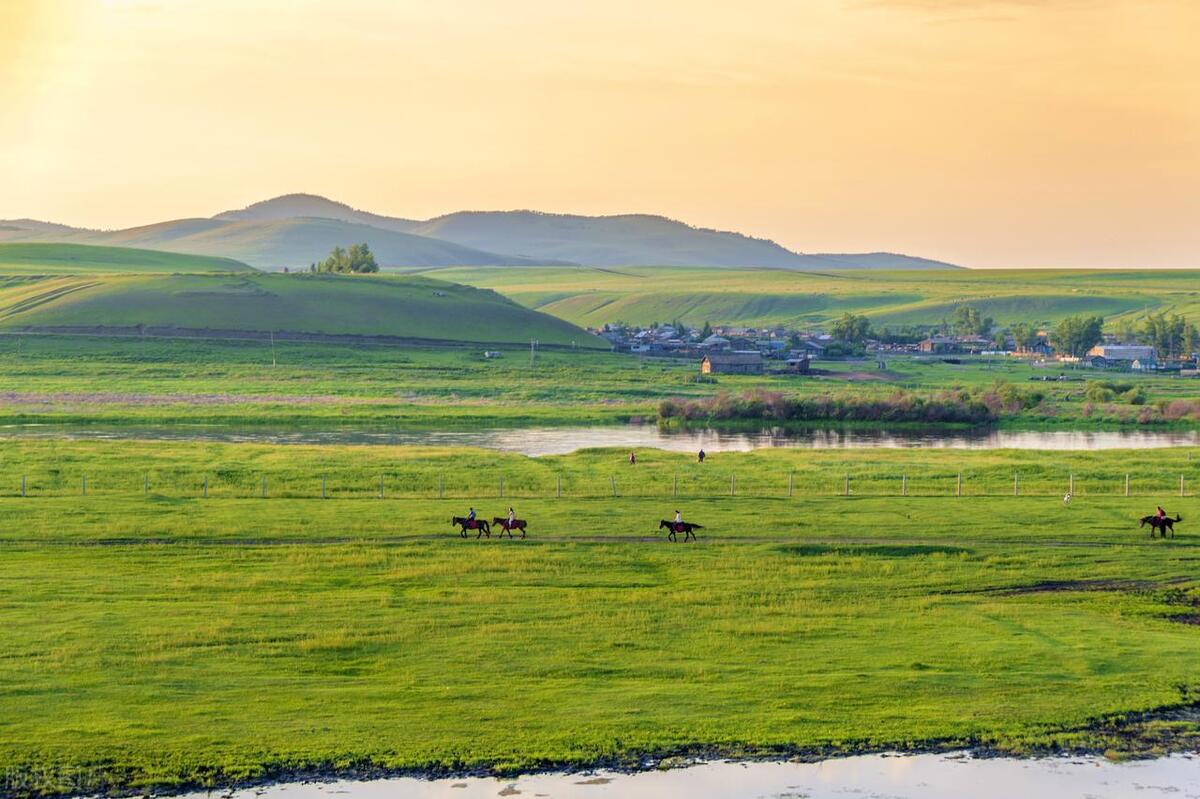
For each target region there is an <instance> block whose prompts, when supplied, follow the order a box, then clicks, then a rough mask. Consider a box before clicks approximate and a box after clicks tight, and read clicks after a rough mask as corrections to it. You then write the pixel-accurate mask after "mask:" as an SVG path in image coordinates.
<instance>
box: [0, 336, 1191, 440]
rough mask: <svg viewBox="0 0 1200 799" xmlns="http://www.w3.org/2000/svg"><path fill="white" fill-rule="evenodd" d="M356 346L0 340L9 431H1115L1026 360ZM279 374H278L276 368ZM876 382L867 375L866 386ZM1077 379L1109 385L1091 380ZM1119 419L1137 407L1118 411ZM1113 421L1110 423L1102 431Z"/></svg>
mask: <svg viewBox="0 0 1200 799" xmlns="http://www.w3.org/2000/svg"><path fill="white" fill-rule="evenodd" d="M492 346H493V348H494V349H497V350H499V351H501V352H503V353H504V357H501V358H498V359H494V360H488V359H485V358H484V357H483V353H482V350H483V347H481V346H466V345H462V346H457V347H455V346H445V347H437V348H431V347H419V346H413V347H408V346H405V347H398V346H350V345H346V344H333V343H315V342H276V344H275V346H274V348H272V347H271V345H270V344H269V342H260V341H202V340H169V339H153V338H146V339H141V338H130V337H126V338H111V337H110V338H105V337H86V336H45V335H17V334H12V335H0V373H2V374H4V375H5V376H6V377H7V378H8V382H7V383H6V384H5V386H4V389H3V391H0V424H22V423H108V424H127V423H128V424H142V423H150V424H163V423H172V424H173V423H208V424H228V425H233V426H239V427H245V426H254V425H258V426H262V425H281V426H291V425H313V424H317V425H324V426H326V427H328V426H331V425H336V426H341V425H350V426H352V425H372V426H377V427H394V426H410V427H411V426H419V427H431V426H441V427H445V426H455V427H462V426H479V425H485V426H512V425H522V424H580V423H586V424H591V423H605V422H607V423H618V422H625V421H629V420H631V419H638V418H641V419H645V420H653V419H654V417H655V415H656V412H657V408H658V405H659V403H660V402H661V401H662V400H663V399H666V398H691V399H695V398H702V397H707V396H713V395H715V394H717V393H719V392H723V391H726V392H732V393H739V392H743V391H752V390H756V389H763V390H767V391H783V392H786V393H788V394H792V395H796V396H820V395H828V394H832V395H838V396H859V397H868V398H869V397H887V396H888V395H890V394H892V393H894V392H895V391H897V390H908V391H914V392H921V393H928V392H937V391H942V390H945V389H948V388H952V387H955V386H962V387H965V388H967V389H970V390H981V389H983V388H984V387H986V386H989V385H990V384H992V383H994V382H995V381H1007V382H1010V383H1014V384H1017V385H1020V386H1032V387H1034V388H1036V389H1037V390H1039V391H1043V392H1044V393H1045V395H1046V402H1045V405H1044V407H1041V408H1039V409H1038V410H1037V411H1036V412H1029V413H1024V414H1019V415H1017V416H1014V417H1012V418H1007V419H1005V420H1004V421H1003V422H1002V423H1003V424H1010V425H1017V426H1038V427H1057V428H1062V429H1068V428H1096V427H1102V426H1105V425H1109V424H1110V423H1112V419H1114V418H1116V417H1115V416H1113V415H1110V414H1106V413H1102V411H1104V410H1105V407H1106V406H1104V405H1103V404H1101V405H1096V406H1095V408H1094V410H1095V411H1096V412H1095V413H1092V414H1089V415H1088V416H1086V417H1085V415H1084V414H1085V410H1086V409H1087V408H1088V406H1089V403H1088V401H1087V399H1086V396H1085V389H1086V385H1087V384H1086V383H1085V382H1040V380H1039V382H1036V383H1034V382H1031V381H1030V378H1039V379H1040V378H1043V377H1051V378H1053V377H1057V376H1058V375H1059V374H1060V371H1062V370H1059V369H1043V368H1038V367H1035V366H1031V365H1030V364H1029V363H1027V362H1024V361H1020V360H1017V359H1003V358H1001V359H992V360H982V361H967V362H964V363H962V364H947V363H942V362H940V361H936V360H934V361H928V360H918V359H905V358H893V359H889V361H888V368H887V370H886V371H884V372H879V371H876V370H872V369H866V365H864V364H862V363H855V362H843V363H829V364H822V366H823V367H824V368H826V369H827V371H828V374H825V375H822V376H819V377H813V378H803V379H797V378H789V377H773V376H721V377H720V378H719V380H718V381H717V382H716V383H700V382H696V373H697V367H696V364H695V363H692V362H690V361H683V362H675V361H668V360H664V359H638V358H634V357H630V356H627V355H616V354H612V353H607V352H591V351H585V350H582V349H580V350H576V351H571V350H560V351H550V350H544V351H542V352H540V353H539V354H538V355H537V358H536V361H535V362H534V363H533V364H532V365H531V363H530V358H529V351H528V347H527V346H526V347H524V348H521V347H511V346H509V347H506V346H504V345H492ZM272 364H274V365H272ZM864 369H865V371H864ZM1065 373H1066V374H1067V375H1068V376H1078V377H1086V378H1087V379H1100V378H1104V377H1105V375H1103V374H1097V373H1095V372H1093V371H1089V370H1080V371H1078V372H1071V371H1070V370H1067V371H1066V372H1065ZM1120 379H1123V380H1126V379H1127V380H1132V381H1134V382H1135V383H1136V384H1137V385H1139V386H1141V387H1143V388H1144V389H1145V392H1146V396H1147V402H1148V403H1150V404H1151V405H1153V404H1155V403H1159V402H1170V401H1172V400H1177V399H1183V400H1189V399H1190V400H1194V399H1196V398H1197V395H1198V394H1200V383H1198V382H1197V381H1196V380H1192V379H1182V378H1171V377H1154V376H1141V375H1137V376H1133V375H1125V376H1121V378H1120ZM1114 408H1115V409H1116V410H1117V411H1120V412H1121V413H1134V414H1135V415H1136V413H1137V412H1138V411H1139V410H1140V408H1137V407H1134V406H1128V405H1120V404H1117V405H1115V406H1114ZM1106 419H1107V421H1106Z"/></svg>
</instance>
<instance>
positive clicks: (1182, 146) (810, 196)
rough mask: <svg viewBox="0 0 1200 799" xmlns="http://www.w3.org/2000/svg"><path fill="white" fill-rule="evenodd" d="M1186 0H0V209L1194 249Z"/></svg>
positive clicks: (1199, 54) (1033, 253)
mask: <svg viewBox="0 0 1200 799" xmlns="http://www.w3.org/2000/svg"><path fill="white" fill-rule="evenodd" d="M1197 31H1200V2H1196V0H742V2H737V3H731V2H728V1H727V0H720V2H711V1H710V0H654V1H653V2H647V0H604V2H592V1H591V0H572V2H562V0H503V2H501V1H500V0H429V1H428V2H415V1H413V0H0V219H3V218H20V217H29V218H35V219H45V220H53V221H59V222H65V223H70V224H76V225H84V226H88V227H104V228H115V227H126V226H132V225H138V224H147V223H151V222H156V221H162V220H165V219H171V218H180V217H193V216H208V215H212V214H215V213H217V212H219V211H223V210H226V209H229V208H236V207H241V206H244V205H247V204H249V203H252V202H255V201H258V200H262V199H265V198H267V197H271V196H275V195H278V194H284V193H289V192H311V193H315V194H322V195H325V196H328V197H331V198H333V199H336V200H340V201H343V202H347V203H349V204H350V205H353V206H355V207H357V208H363V209H366V210H370V211H374V212H376V213H384V214H389V215H394V216H402V217H407V218H426V217H430V216H435V215H438V214H442V213H447V212H450V211H455V210H463V209H471V210H508V209H516V208H532V209H537V210H543V211H557V212H567V213H584V214H612V213H630V212H645V213H658V214H664V215H666V216H670V217H673V218H677V219H681V220H683V221H685V222H688V223H691V224H694V225H699V226H704V227H714V228H719V229H726V230H730V229H731V230H737V231H740V232H743V233H747V234H749V235H754V236H760V237H768V238H772V239H775V240H776V241H778V242H780V243H781V244H783V245H784V246H787V247H790V248H792V249H795V250H799V251H802V252H861V251H877V250H886V251H894V252H904V253H910V254H915V255H922V256H926V257H931V258H940V259H944V260H949V261H953V262H956V263H960V264H964V265H967V266H978V267H1051V266H1058V267H1088V266H1101V267H1182V266H1191V267H1200V223H1198V221H1200V46H1197V45H1196V43H1195V39H1194V37H1195V34H1196V33H1197Z"/></svg>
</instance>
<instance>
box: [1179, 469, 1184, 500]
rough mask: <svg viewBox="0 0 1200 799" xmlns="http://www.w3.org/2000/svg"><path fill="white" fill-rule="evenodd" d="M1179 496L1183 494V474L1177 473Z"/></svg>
mask: <svg viewBox="0 0 1200 799" xmlns="http://www.w3.org/2000/svg"><path fill="white" fill-rule="evenodd" d="M1179 496H1181V497H1182V496H1184V494H1183V475H1182V474H1181V475H1179Z"/></svg>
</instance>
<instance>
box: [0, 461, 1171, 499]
mask: <svg viewBox="0 0 1200 799" xmlns="http://www.w3.org/2000/svg"><path fill="white" fill-rule="evenodd" d="M5 482H7V485H5ZM1192 485H1194V481H1193V480H1191V479H1189V477H1188V475H1186V474H1178V473H1175V474H1171V473H1167V472H1157V473H1141V474H1137V473H1099V472H1090V473H1086V474H1075V473H1051V472H1047V471H1045V470H1034V471H1030V472H1027V473H1021V472H1016V473H1001V472H999V471H996V470H990V471H989V470H984V471H980V470H974V471H951V470H938V471H895V472H888V471H881V470H868V469H864V470H860V471H857V472H840V473H835V472H834V471H833V470H829V469H824V470H818V471H808V472H802V471H781V472H766V471H764V470H752V471H747V472H738V471H723V472H722V471H715V470H713V471H708V470H704V471H703V472H698V471H693V472H672V471H666V470H661V471H652V470H648V469H640V468H639V469H638V471H637V472H635V473H629V472H626V473H591V472H587V473H579V472H566V473H562V474H549V475H547V474H535V475H528V474H526V475H506V474H503V473H496V474H486V473H482V472H478V471H471V472H459V473H454V474H450V473H447V474H429V473H381V474H376V475H364V474H363V473H362V472H360V471H353V472H344V471H337V470H331V471H327V472H323V473H313V474H307V475H306V474H299V473H297V472H281V473H257V474H248V473H238V474H232V475H231V474H221V473H220V472H216V473H212V474H205V473H194V472H190V471H185V470H178V469H176V470H160V471H156V472H143V473H132V472H113V471H109V472H91V473H89V472H80V473H67V472H61V471H51V472H40V473H34V472H31V473H26V474H20V475H11V476H6V475H2V474H0V497H10V498H11V497H25V498H36V497H69V496H80V497H85V496H86V497H118V496H123V497H136V496H144V497H171V498H200V499H250V498H258V499H462V500H473V499H488V498H496V499H509V498H512V499H517V498H522V499H556V498H577V499H585V498H586V499H595V498H604V497H610V498H621V497H626V498H638V497H643V498H668V497H669V498H685V499H686V498H693V499H703V498H710V499H711V498H719V497H747V498H750V497H759V498H788V497H790V498H794V499H799V498H803V497H832V496H848V497H855V496H858V497H869V496H878V497H988V496H992V497H998V496H1063V495H1064V494H1067V493H1070V494H1072V495H1074V496H1076V497H1087V496H1107V497H1150V496H1155V497H1167V496H1177V497H1186V496H1191V495H1193V494H1191V493H1190V488H1191V486H1192Z"/></svg>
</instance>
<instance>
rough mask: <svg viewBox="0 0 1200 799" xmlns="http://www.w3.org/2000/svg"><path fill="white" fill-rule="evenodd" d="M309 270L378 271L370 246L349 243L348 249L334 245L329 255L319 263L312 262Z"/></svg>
mask: <svg viewBox="0 0 1200 799" xmlns="http://www.w3.org/2000/svg"><path fill="white" fill-rule="evenodd" d="M309 271H310V272H338V273H366V272H378V271H379V264H378V263H376V262H375V254H374V253H372V252H371V248H370V247H368V246H367V245H366V242H364V243H362V244H351V245H350V249H349V250H343V249H342V248H341V247H334V248H333V252H331V253H329V257H328V258H326V259H325V260H324V261H321V262H320V263H319V264H312V265H311V266H310V267H309Z"/></svg>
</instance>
